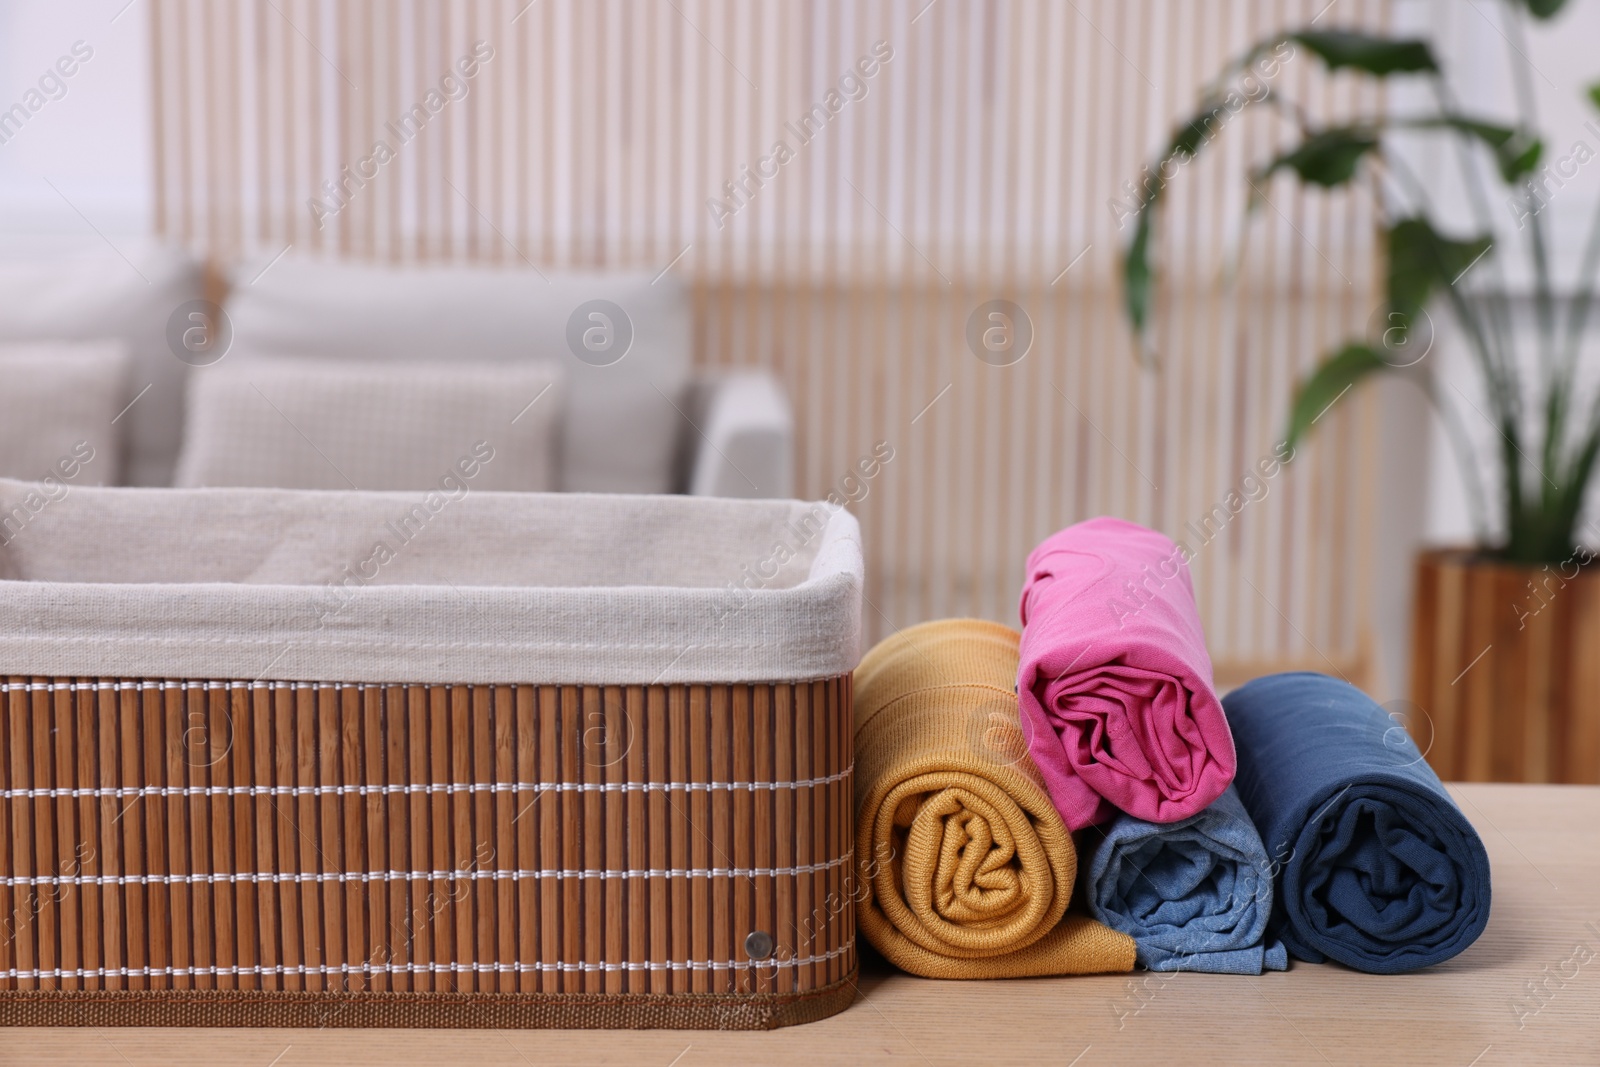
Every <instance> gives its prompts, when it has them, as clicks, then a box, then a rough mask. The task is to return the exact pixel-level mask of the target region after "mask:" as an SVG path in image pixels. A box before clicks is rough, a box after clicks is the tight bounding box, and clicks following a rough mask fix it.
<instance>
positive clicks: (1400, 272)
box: [1387, 218, 1494, 323]
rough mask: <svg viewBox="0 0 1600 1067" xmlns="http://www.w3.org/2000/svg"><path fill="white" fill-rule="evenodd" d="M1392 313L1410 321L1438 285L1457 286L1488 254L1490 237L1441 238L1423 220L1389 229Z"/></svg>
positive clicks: (1398, 223)
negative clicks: (1463, 239)
mask: <svg viewBox="0 0 1600 1067" xmlns="http://www.w3.org/2000/svg"><path fill="white" fill-rule="evenodd" d="M1387 238H1388V245H1389V257H1388V258H1389V278H1388V297H1389V310H1390V311H1393V312H1398V313H1399V314H1400V315H1402V316H1404V319H1405V321H1406V322H1408V323H1409V322H1410V320H1411V319H1412V318H1414V317H1415V316H1416V314H1417V313H1418V312H1419V311H1421V310H1422V307H1423V305H1424V304H1426V303H1427V302H1428V296H1429V294H1431V293H1432V292H1433V289H1434V287H1435V286H1448V285H1454V284H1455V283H1456V282H1457V281H1459V280H1460V278H1461V275H1462V274H1463V273H1464V272H1465V271H1466V270H1467V268H1469V267H1471V266H1472V265H1473V264H1474V263H1476V262H1477V261H1478V260H1479V259H1481V258H1482V257H1483V256H1484V255H1485V254H1487V253H1488V251H1489V249H1490V248H1492V247H1493V246H1494V240H1493V239H1492V238H1490V237H1488V236H1482V237H1472V238H1468V239H1467V240H1465V241H1457V240H1454V239H1452V238H1448V237H1443V236H1441V235H1440V234H1439V233H1438V232H1437V231H1436V230H1434V228H1433V227H1432V226H1431V225H1430V224H1429V223H1428V221H1427V220H1426V219H1423V218H1410V219H1401V220H1400V221H1399V222H1397V223H1395V224H1394V225H1393V226H1391V227H1390V228H1389V232H1388V234H1387Z"/></svg>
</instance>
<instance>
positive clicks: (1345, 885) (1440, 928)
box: [1222, 673, 1489, 974]
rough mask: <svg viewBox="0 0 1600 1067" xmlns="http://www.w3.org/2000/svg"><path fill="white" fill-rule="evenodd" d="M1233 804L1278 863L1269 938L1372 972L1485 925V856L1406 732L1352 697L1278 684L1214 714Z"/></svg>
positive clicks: (1315, 685) (1446, 945) (1233, 698)
mask: <svg viewBox="0 0 1600 1067" xmlns="http://www.w3.org/2000/svg"><path fill="white" fill-rule="evenodd" d="M1222 704H1223V707H1224V709H1226V711H1227V714H1228V721H1229V722H1230V723H1232V725H1233V736H1234V740H1235V741H1236V742H1237V744H1238V746H1239V779H1238V783H1239V799H1240V800H1242V801H1243V802H1244V806H1245V809H1246V810H1247V811H1249V813H1250V816H1251V818H1252V819H1254V820H1255V824H1256V826H1257V827H1258V828H1259V829H1260V831H1261V837H1262V840H1263V841H1264V842H1265V843H1266V846H1267V850H1268V851H1269V852H1270V853H1271V854H1272V855H1273V856H1281V857H1283V861H1282V870H1281V871H1280V872H1279V881H1278V884H1277V887H1276V890H1277V892H1276V901H1277V902H1276V904H1275V906H1274V909H1273V926H1272V929H1273V930H1274V932H1276V933H1278V934H1279V936H1281V937H1282V938H1283V940H1284V943H1285V944H1287V945H1288V947H1289V951H1290V952H1291V953H1292V954H1293V955H1294V956H1295V957H1297V958H1298V959H1303V960H1309V961H1310V962H1312V963H1320V962H1322V961H1323V960H1324V959H1325V958H1326V959H1333V960H1337V961H1338V962H1340V963H1343V964H1346V965H1347V966H1350V967H1354V968H1356V969H1357V970H1360V971H1369V972H1371V973H1373V974H1399V973H1400V972H1402V971H1411V970H1415V969H1416V968H1418V967H1427V966H1429V965H1431V964H1435V963H1441V962H1443V961H1445V960H1447V959H1450V958H1451V957H1452V956H1455V955H1456V954H1457V953H1459V952H1461V951H1462V950H1464V949H1465V948H1466V947H1467V946H1468V945H1470V944H1472V942H1473V941H1475V940H1477V937H1478V935H1479V934H1481V933H1483V928H1484V925H1485V924H1486V923H1488V921H1489V856H1488V854H1487V853H1486V852H1485V851H1484V849H1483V842H1482V841H1481V840H1479V838H1478V834H1477V832H1476V831H1475V830H1473V828H1472V825H1471V824H1470V823H1469V822H1467V819H1466V816H1464V815H1462V814H1461V809H1459V808H1457V807H1456V805H1455V802H1454V801H1453V800H1451V799H1450V795H1449V794H1448V793H1446V792H1445V789H1444V786H1443V785H1442V784H1441V783H1440V781H1439V777H1438V775H1436V774H1434V773H1433V769H1432V768H1431V767H1429V766H1428V765H1427V763H1425V762H1424V761H1423V758H1422V753H1420V752H1419V751H1417V746H1416V745H1415V744H1414V743H1413V742H1412V740H1411V738H1410V736H1409V735H1407V733H1406V731H1405V729H1404V728H1402V727H1401V726H1400V725H1399V724H1398V723H1396V722H1395V721H1394V720H1393V719H1391V718H1390V717H1389V714H1388V713H1387V712H1385V711H1384V710H1383V709H1382V708H1380V707H1379V706H1378V705H1377V704H1375V703H1373V701H1372V699H1371V698H1370V697H1368V696H1367V695H1366V694H1365V693H1363V692H1361V690H1359V689H1357V688H1355V687H1354V686H1352V685H1349V684H1348V683H1345V682H1341V681H1337V680H1335V679H1333V678H1329V677H1327V676H1325V675H1321V674H1312V673H1294V674H1274V675H1269V676H1267V677H1265V678H1257V679H1256V680H1255V681H1253V682H1251V683H1249V684H1248V685H1245V686H1242V687H1240V688H1239V689H1236V690H1234V691H1233V692H1231V693H1229V694H1228V696H1227V698H1226V699H1225V700H1223V702H1222Z"/></svg>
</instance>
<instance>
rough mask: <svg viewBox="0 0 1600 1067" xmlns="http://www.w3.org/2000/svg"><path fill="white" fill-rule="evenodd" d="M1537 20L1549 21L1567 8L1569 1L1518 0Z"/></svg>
mask: <svg viewBox="0 0 1600 1067" xmlns="http://www.w3.org/2000/svg"><path fill="white" fill-rule="evenodd" d="M1517 2H1518V3H1520V4H1522V6H1523V7H1525V8H1527V9H1528V13H1529V14H1531V15H1532V16H1533V17H1534V18H1536V19H1547V18H1549V17H1550V16H1552V15H1554V14H1555V13H1556V12H1558V11H1560V10H1561V9H1562V8H1563V7H1565V6H1566V3H1567V0H1517Z"/></svg>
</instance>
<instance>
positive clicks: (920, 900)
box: [855, 619, 1134, 978]
mask: <svg viewBox="0 0 1600 1067" xmlns="http://www.w3.org/2000/svg"><path fill="white" fill-rule="evenodd" d="M1017 641H1018V635H1017V633H1016V631H1015V630H1011V629H1009V628H1008V627H1005V626H1001V625H1000V624H998V623H993V622H984V621H980V620H975V619H950V620H944V621H939V622H930V623H923V624H921V625H919V626H913V627H911V628H909V629H907V630H904V631H901V632H900V633H898V634H896V635H894V636H893V637H890V638H887V639H886V640H884V641H883V642H881V643H880V644H879V645H877V646H876V647H875V648H873V649H871V650H870V651H869V652H868V653H867V654H866V656H865V658H864V659H863V660H862V661H861V665H860V667H858V668H857V670H856V674H855V734H856V737H855V741H856V812H855V814H856V853H855V855H856V874H857V888H856V899H857V901H858V904H859V906H858V908H857V913H856V914H857V925H858V927H859V928H860V930H861V933H862V935H863V936H865V937H866V939H867V941H869V942H870V943H871V944H872V946H873V947H874V948H876V949H877V950H878V951H879V952H880V953H882V954H883V955H884V956H885V957H886V958H887V959H888V960H889V962H891V963H893V964H894V965H895V966H897V967H900V968H902V969H903V970H906V971H910V972H911V973H912V974H917V975H921V976H923V977H926V978H1024V977H1032V976H1040V975H1063V974H1095V973H1103V972H1111V971H1129V970H1132V969H1133V963H1134V945H1133V940H1132V939H1131V938H1129V937H1128V936H1127V935H1126V934H1120V933H1117V932H1116V931H1113V930H1111V929H1109V928H1107V927H1106V926H1104V925H1102V924H1101V923H1098V922H1096V921H1095V920H1094V919H1092V918H1090V917H1089V916H1087V915H1083V914H1069V913H1068V912H1067V906H1068V903H1069V901H1070V900H1071V897H1072V886H1073V879H1074V878H1075V877H1076V875H1077V865H1078V858H1077V852H1076V850H1075V849H1074V847H1073V843H1072V835H1071V834H1070V833H1068V831H1067V828H1066V826H1065V825H1064V824H1063V823H1062V821H1061V817H1060V815H1058V814H1057V813H1056V810H1055V807H1054V806H1053V805H1052V804H1051V802H1050V797H1049V794H1048V793H1047V792H1046V791H1045V787H1044V781H1043V779H1042V778H1041V777H1040V776H1039V772H1038V770H1037V768H1035V767H1034V766H1033V763H1032V761H1031V760H1030V759H1029V757H1028V752H1027V746H1026V745H1025V744H1024V743H1023V740H1022V731H1021V729H1020V727H1019V725H1018V719H1017V698H1016V694H1015V693H1013V692H1012V689H1011V684H1012V680H1013V679H1014V678H1015V677H1016V671H1017Z"/></svg>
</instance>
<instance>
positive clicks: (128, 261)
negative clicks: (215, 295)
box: [0, 239, 203, 485]
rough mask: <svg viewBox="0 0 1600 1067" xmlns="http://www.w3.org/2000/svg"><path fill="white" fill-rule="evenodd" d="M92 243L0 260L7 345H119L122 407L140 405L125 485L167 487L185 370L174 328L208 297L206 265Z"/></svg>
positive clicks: (160, 249)
mask: <svg viewBox="0 0 1600 1067" xmlns="http://www.w3.org/2000/svg"><path fill="white" fill-rule="evenodd" d="M92 240H94V244H93V245H92V246H91V245H84V244H81V243H78V242H71V243H66V244H63V243H60V242H55V241H51V242H49V243H47V244H45V245H43V246H40V247H30V248H29V249H28V250H27V253H26V255H24V254H23V253H22V251H21V249H20V247H19V246H17V245H14V244H12V245H8V247H7V250H6V253H5V258H4V259H0V294H4V296H3V298H0V342H11V341H60V340H72V341H81V340H102V339H115V340H120V341H121V342H122V343H123V344H124V345H125V346H126V349H127V352H128V358H129V361H130V366H129V377H128V382H127V384H128V388H129V393H128V396H127V397H126V399H124V400H123V402H122V403H123V404H126V403H128V402H129V401H132V400H133V399H134V397H135V396H137V397H138V401H137V403H135V404H134V405H133V407H131V408H129V409H128V413H127V414H126V415H124V416H123V418H122V419H121V420H120V421H119V422H118V425H119V426H120V427H122V429H123V432H124V434H125V438H124V440H125V442H126V463H125V464H124V470H123V478H124V480H125V481H127V482H128V483H129V484H132V485H169V484H171V480H172V467H173V463H174V462H175V461H176V460H177V457H178V444H179V435H180V433H181V430H182V424H183V386H184V376H185V371H186V370H187V366H186V365H185V363H184V362H183V361H182V360H180V359H179V358H178V357H177V356H175V355H174V354H173V352H172V348H171V345H170V344H169V343H168V339H167V335H168V325H169V321H170V320H172V319H173V317H174V315H175V314H180V312H181V310H182V309H183V308H184V307H185V305H189V304H190V303H191V302H193V301H197V300H200V299H201V297H202V295H203V294H202V286H201V270H200V266H199V264H198V263H197V262H196V261H195V260H194V259H193V258H192V257H190V256H189V255H188V254H186V253H184V252H182V251H179V250H177V249H174V248H169V247H166V246H162V245H155V244H141V243H138V242H122V241H119V243H118V247H117V248H116V249H112V248H109V247H107V246H106V245H105V244H104V243H103V242H101V241H99V240H97V239H92ZM124 257H126V258H124ZM147 386H148V388H146V387H147ZM121 406H122V405H120V404H119V405H118V407H119V408H120V407H121ZM95 462H96V463H99V460H98V459H97V460H96V461H95ZM105 477H107V478H110V477H111V476H110V475H106V476H105Z"/></svg>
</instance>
